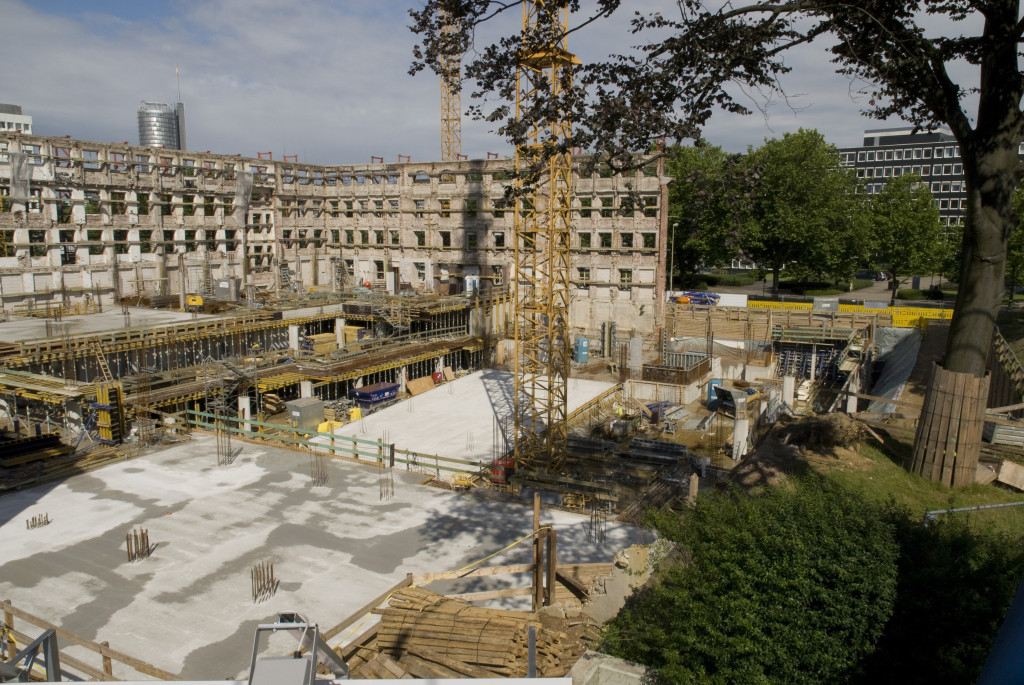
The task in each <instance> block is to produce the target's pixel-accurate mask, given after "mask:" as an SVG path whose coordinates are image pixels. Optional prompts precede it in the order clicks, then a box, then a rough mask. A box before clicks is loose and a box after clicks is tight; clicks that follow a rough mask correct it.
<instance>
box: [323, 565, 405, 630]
mask: <svg viewBox="0 0 1024 685" xmlns="http://www.w3.org/2000/svg"><path fill="white" fill-rule="evenodd" d="M410 585H412V574H411V573H409V574H407V575H406V576H405V578H403V579H402V580H400V581H398V582H397V583H395V584H394V585H393V586H391V587H390V588H388V590H387V591H385V592H384V593H383V594H381V595H380V596H378V597H376V598H374V599H373V600H371V601H370V602H369V603H368V604H366V605H365V606H363V607H361V608H360V609H358V610H356V611H355V613H353V614H352V615H351V616H349V617H348V618H346V619H345V620H344V621H342V622H341V623H339V624H337V625H336V626H334V627H333V628H329V629H327V630H325V631H324V632H322V633H320V637H322V638H323V640H324V642H326V641H327V640H330V639H331V638H333V637H335V636H336V635H337V634H338V633H340V632H341V631H343V630H345V628H348V627H349V626H350V625H352V624H353V623H355V622H356V621H358V620H359V619H361V618H362V617H363V616H365V615H366V614H368V613H370V609H375V608H376V607H377V606H378V605H379V604H381V603H382V602H383V601H384V600H386V599H387V598H388V597H390V596H391V595H392V593H394V592H395V591H396V590H401V589H402V588H404V587H409V586H410Z"/></svg>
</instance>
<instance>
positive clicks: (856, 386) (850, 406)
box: [846, 369, 860, 414]
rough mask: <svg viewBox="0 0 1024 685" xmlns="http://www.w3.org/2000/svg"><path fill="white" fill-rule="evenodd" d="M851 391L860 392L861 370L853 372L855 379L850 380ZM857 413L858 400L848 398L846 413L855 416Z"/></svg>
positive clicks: (849, 396) (851, 396)
mask: <svg viewBox="0 0 1024 685" xmlns="http://www.w3.org/2000/svg"><path fill="white" fill-rule="evenodd" d="M848 387H849V390H850V392H851V393H854V392H859V391H860V370H859V369H854V370H853V378H852V379H850V383H849V386H848ZM856 411H857V398H856V397H854V396H853V395H847V396H846V413H848V414H853V413H855V412H856Z"/></svg>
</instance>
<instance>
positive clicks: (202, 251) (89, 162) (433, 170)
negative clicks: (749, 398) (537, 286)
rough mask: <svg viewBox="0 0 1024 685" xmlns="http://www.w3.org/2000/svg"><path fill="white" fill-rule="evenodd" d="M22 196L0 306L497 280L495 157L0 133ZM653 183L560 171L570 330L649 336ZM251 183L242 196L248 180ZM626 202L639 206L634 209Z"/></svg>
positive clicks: (508, 227) (504, 224)
mask: <svg viewBox="0 0 1024 685" xmlns="http://www.w3.org/2000/svg"><path fill="white" fill-rule="evenodd" d="M16 152H21V153H23V154H25V155H26V156H27V158H28V160H29V168H30V169H31V179H30V189H29V199H28V200H27V201H20V202H19V201H13V200H12V199H11V198H9V197H8V198H7V200H6V201H5V204H4V207H3V209H4V211H3V212H0V306H5V307H17V306H27V305H28V303H32V305H31V306H37V307H43V306H45V305H46V304H61V303H65V304H66V303H68V302H70V301H78V300H80V299H81V298H83V297H85V296H86V295H87V294H88V296H89V297H92V298H101V301H108V302H113V301H122V300H124V299H126V298H131V297H139V296H151V295H161V296H171V295H178V296H181V297H182V298H183V297H184V294H185V293H190V292H197V291H199V290H200V289H201V284H202V282H203V281H204V280H209V279H210V278H211V277H213V278H221V277H238V278H241V279H242V283H243V284H245V285H246V286H248V285H252V286H254V287H258V288H261V289H264V290H266V291H272V292H274V293H278V294H282V293H283V292H284V291H286V290H288V289H301V291H303V292H305V291H309V290H316V289H322V290H343V289H346V290H347V289H349V288H351V287H353V286H355V285H358V284H364V283H366V282H369V283H370V284H371V285H373V286H377V287H384V285H385V284H386V283H387V281H388V280H389V274H395V273H396V272H397V281H398V283H397V285H398V288H399V289H401V290H411V291H416V292H422V293H443V294H452V293H461V292H471V291H472V290H474V289H488V288H505V287H508V285H509V283H508V279H509V276H510V274H512V273H514V271H513V258H514V209H513V208H512V207H509V206H508V205H507V204H506V202H505V189H506V187H507V186H508V185H509V184H510V183H511V180H510V174H511V171H512V168H513V161H512V160H511V159H488V160H468V161H460V162H402V163H397V164H363V165H336V166H335V165H329V166H323V165H312V164H298V163H295V162H282V161H278V160H271V159H253V158H243V157H233V156H227V155H216V154H208V153H190V152H182V151H176V150H168V149H159V148H146V147H140V146H130V145H124V144H109V143H94V142H88V141H79V140H69V139H64V138H45V137H38V136H25V135H20V136H19V135H0V193H3V194H4V195H8V194H9V188H10V181H11V169H12V165H11V164H10V158H11V157H12V156H13V154H12V153H16ZM668 181H669V179H668V178H667V177H665V176H664V171H663V166H662V165H661V163H660V162H658V163H656V164H652V165H651V166H648V167H646V168H644V169H640V170H637V171H634V172H630V173H628V174H617V173H612V172H611V170H609V169H604V170H602V169H594V170H593V172H589V171H588V172H582V171H581V169H580V167H579V166H577V169H576V174H575V178H574V185H575V188H574V190H575V193H574V195H575V198H574V205H575V209H574V212H573V220H572V225H573V235H572V245H573V248H574V251H573V257H572V267H571V268H572V273H571V274H570V275H571V278H572V293H571V301H570V302H571V304H570V307H571V317H572V322H571V323H572V325H573V326H574V327H575V328H576V329H578V330H584V331H592V330H594V329H596V328H597V327H599V326H600V324H601V323H603V322H606V321H616V322H617V324H618V327H619V330H621V331H625V330H629V329H634V330H636V331H637V332H638V333H639V332H650V331H652V330H653V328H654V323H653V322H654V320H655V315H656V314H657V312H658V311H660V310H661V308H662V306H663V302H664V299H665V298H664V283H665V259H664V255H665V250H664V246H665V245H666V244H667V239H666V236H667V212H666V211H665V208H666V207H667V196H668V187H667V183H668ZM250 182H251V187H250ZM637 200H639V202H637Z"/></svg>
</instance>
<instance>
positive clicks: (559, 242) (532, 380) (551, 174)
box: [513, 0, 579, 473]
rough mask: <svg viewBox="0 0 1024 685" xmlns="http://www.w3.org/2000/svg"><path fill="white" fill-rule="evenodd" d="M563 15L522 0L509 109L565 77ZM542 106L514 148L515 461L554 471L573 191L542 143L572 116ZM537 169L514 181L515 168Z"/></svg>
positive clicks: (561, 424)
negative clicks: (544, 113)
mask: <svg viewBox="0 0 1024 685" xmlns="http://www.w3.org/2000/svg"><path fill="white" fill-rule="evenodd" d="M568 21H569V16H568V9H567V8H566V7H562V8H558V7H556V3H555V2H553V1H552V0H524V2H523V37H524V47H523V54H521V55H520V59H519V66H518V69H517V72H516V118H520V117H522V116H523V113H524V112H525V111H531V110H533V111H535V107H536V104H537V103H538V100H539V99H540V98H552V99H554V98H558V97H559V96H560V95H561V93H562V89H563V88H564V87H565V86H566V85H567V84H569V83H571V76H572V68H573V65H574V64H579V60H578V59H577V58H576V57H575V56H573V55H572V54H571V53H570V52H569V51H568V49H567V47H566V45H567V40H566V31H567V28H568ZM552 111H554V114H553V115H550V114H549V118H548V119H547V120H541V121H537V122H535V123H534V124H533V125H532V126H531V129H530V131H529V132H528V134H527V139H526V142H525V143H524V144H522V145H520V146H518V147H517V148H516V158H515V168H516V172H517V173H516V179H517V183H518V184H519V190H520V192H519V193H517V195H516V202H515V205H516V211H515V278H514V279H513V284H514V288H515V343H516V377H515V466H516V468H517V469H526V470H532V471H543V472H548V473H557V472H560V471H562V470H563V469H564V466H565V446H566V413H567V412H566V390H567V380H568V375H569V358H570V347H569V258H570V243H569V237H570V217H571V214H570V210H571V206H572V192H573V191H572V156H571V153H569V152H568V151H565V152H562V151H557V150H555V151H553V149H552V146H557V145H558V144H559V143H560V142H564V141H567V140H568V139H569V138H570V137H571V133H572V125H571V122H570V121H569V119H568V116H567V115H566V114H565V113H563V112H560V111H558V110H557V109H556V108H552ZM563 147H564V146H563ZM538 170H540V171H541V173H540V174H539V175H534V176H533V178H534V181H533V182H532V183H531V184H530V185H527V186H524V185H523V183H524V181H523V175H524V174H525V173H526V172H528V171H534V172H536V171H538Z"/></svg>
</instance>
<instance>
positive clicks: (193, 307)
mask: <svg viewBox="0 0 1024 685" xmlns="http://www.w3.org/2000/svg"><path fill="white" fill-rule="evenodd" d="M203 304H204V303H203V296H202V295H186V296H185V311H186V312H201V311H203Z"/></svg>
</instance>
